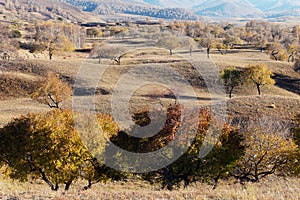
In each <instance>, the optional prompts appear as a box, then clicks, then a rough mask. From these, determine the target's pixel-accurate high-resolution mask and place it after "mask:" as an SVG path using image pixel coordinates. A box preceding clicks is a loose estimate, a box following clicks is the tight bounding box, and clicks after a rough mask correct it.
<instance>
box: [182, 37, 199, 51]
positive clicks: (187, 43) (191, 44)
mask: <svg viewBox="0 0 300 200" xmlns="http://www.w3.org/2000/svg"><path fill="white" fill-rule="evenodd" d="M180 46H181V48H187V49H189V52H190V55H192V53H193V49H195V48H197V43H196V42H195V40H194V39H193V38H190V37H186V38H182V39H181V42H180Z"/></svg>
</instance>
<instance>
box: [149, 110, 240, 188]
mask: <svg viewBox="0 0 300 200" xmlns="http://www.w3.org/2000/svg"><path fill="white" fill-rule="evenodd" d="M198 114H199V113H198ZM192 115H194V116H196V117H194V118H193V119H192V120H191V121H189V122H188V123H187V124H185V125H183V126H187V127H188V126H190V125H189V123H197V122H196V121H197V120H199V121H198V129H197V130H189V129H188V128H187V129H186V131H188V132H189V131H192V132H190V133H187V135H190V136H192V135H193V136H195V139H194V141H193V143H192V144H191V146H190V148H189V149H188V150H187V151H186V153H185V154H184V155H182V156H181V157H180V158H179V159H178V160H177V161H175V162H174V163H172V164H170V165H169V166H166V167H164V168H162V169H160V170H157V171H155V172H150V173H148V174H145V175H144V177H145V179H146V180H149V181H150V182H151V183H159V184H161V186H162V187H163V188H167V189H169V190H172V189H174V187H180V186H182V185H184V186H185V187H187V186H188V185H189V184H191V183H193V182H195V181H205V182H207V183H209V182H211V181H213V182H214V186H215V187H216V185H217V183H218V180H219V179H220V178H222V176H224V177H225V176H226V174H228V172H229V171H230V170H231V169H232V167H233V166H235V163H236V161H237V160H238V159H239V158H240V157H241V156H242V154H243V146H242V145H241V142H242V136H241V134H239V133H238V132H237V130H236V129H234V128H233V127H231V126H229V125H226V124H225V125H224V123H222V122H220V121H219V122H218V121H216V120H212V117H211V114H210V112H209V111H207V110H201V112H200V114H199V116H198V115H197V114H196V113H193V114H192ZM198 117H199V118H198ZM194 120H195V121H194ZM209 128H210V130H208V129H209ZM171 130H172V129H171ZM193 131H195V132H193ZM209 131H211V132H210V133H208V132H209ZM217 132H221V134H220V137H218V142H217V144H215V141H207V142H208V143H209V144H206V143H205V144H203V141H204V139H205V137H206V136H207V135H208V134H213V133H217ZM167 133H168V134H174V133H172V132H167ZM175 134H176V132H175ZM194 134H195V135H194ZM178 145H180V142H179V144H178ZM202 145H212V146H214V148H213V149H212V151H211V152H210V153H209V154H208V155H207V156H205V157H204V158H199V154H200V152H199V151H200V148H201V146H202Z"/></svg>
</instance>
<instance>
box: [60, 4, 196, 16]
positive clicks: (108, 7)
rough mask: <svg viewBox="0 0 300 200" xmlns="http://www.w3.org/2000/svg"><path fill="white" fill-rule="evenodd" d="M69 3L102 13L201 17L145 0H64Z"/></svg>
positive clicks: (185, 10)
mask: <svg viewBox="0 0 300 200" xmlns="http://www.w3.org/2000/svg"><path fill="white" fill-rule="evenodd" d="M63 1H65V2H67V3H69V4H72V5H75V6H78V7H80V8H82V9H83V10H84V11H89V12H94V13H98V14H101V15H113V14H117V13H119V14H120V13H125V14H133V15H142V16H149V17H155V18H166V19H181V20H195V19H198V18H199V17H198V16H197V15H196V14H195V13H193V12H192V11H190V10H187V9H184V8H169V7H166V8H162V7H160V6H157V5H151V4H148V3H147V2H145V1H143V0H115V1H113V0H101V1H97V0H63Z"/></svg>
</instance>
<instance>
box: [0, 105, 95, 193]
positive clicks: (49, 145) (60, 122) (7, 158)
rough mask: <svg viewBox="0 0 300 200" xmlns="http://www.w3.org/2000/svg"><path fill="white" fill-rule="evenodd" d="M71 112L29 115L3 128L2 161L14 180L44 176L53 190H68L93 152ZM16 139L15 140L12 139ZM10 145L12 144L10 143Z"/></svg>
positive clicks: (0, 136)
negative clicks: (60, 187)
mask: <svg viewBox="0 0 300 200" xmlns="http://www.w3.org/2000/svg"><path fill="white" fill-rule="evenodd" d="M74 123H75V122H74V118H73V116H72V112H71V111H61V110H54V111H51V112H49V113H47V114H45V115H43V114H28V115H27V116H23V117H21V118H18V119H15V120H13V121H12V122H11V123H9V124H8V125H6V126H5V127H4V128H3V129H1V130H0V138H1V140H0V161H1V163H3V164H4V167H5V169H6V170H5V174H6V175H7V176H9V177H10V178H12V179H14V180H19V181H27V180H28V179H29V177H30V178H31V179H42V180H43V181H44V182H45V183H47V184H48V185H49V187H50V188H51V189H52V190H58V189H59V185H60V184H64V185H65V190H68V189H69V187H70V185H71V184H72V183H73V182H74V181H76V180H77V179H78V178H79V173H80V170H81V165H82V164H83V163H84V161H85V160H87V159H89V158H90V157H91V155H90V154H89V153H88V151H87V150H86V149H85V147H84V145H83V144H82V143H81V140H80V137H79V135H78V133H77V131H76V129H75V128H74ZM12 141H13V142H12ZM8 144H9V145H8Z"/></svg>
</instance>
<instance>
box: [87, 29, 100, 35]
mask: <svg viewBox="0 0 300 200" xmlns="http://www.w3.org/2000/svg"><path fill="white" fill-rule="evenodd" d="M86 35H87V36H88V37H96V36H101V35H102V31H101V30H100V29H98V28H89V29H87V30H86Z"/></svg>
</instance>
